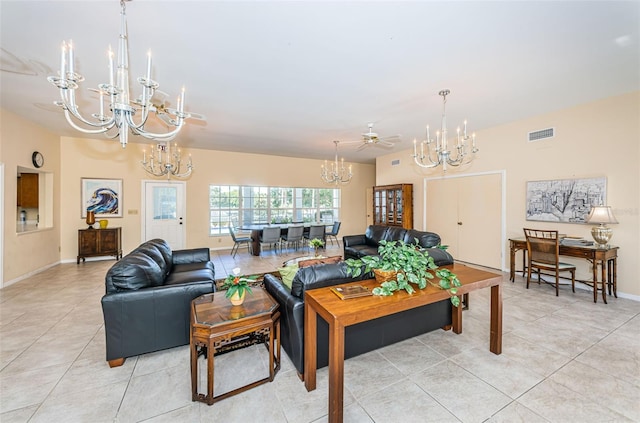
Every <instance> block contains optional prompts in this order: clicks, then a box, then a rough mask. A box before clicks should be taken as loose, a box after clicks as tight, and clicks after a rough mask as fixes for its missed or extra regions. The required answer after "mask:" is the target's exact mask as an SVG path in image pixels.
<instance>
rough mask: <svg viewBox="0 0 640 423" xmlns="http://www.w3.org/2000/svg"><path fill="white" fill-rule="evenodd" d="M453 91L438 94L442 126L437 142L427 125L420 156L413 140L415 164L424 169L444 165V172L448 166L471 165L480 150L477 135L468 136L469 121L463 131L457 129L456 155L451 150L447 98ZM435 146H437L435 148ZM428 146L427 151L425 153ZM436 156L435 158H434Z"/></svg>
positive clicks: (445, 90)
mask: <svg viewBox="0 0 640 423" xmlns="http://www.w3.org/2000/svg"><path fill="white" fill-rule="evenodd" d="M450 93H451V91H449V90H447V89H444V90H442V91H440V92H439V93H438V95H440V96H441V97H442V126H441V127H440V130H439V131H437V132H436V139H435V142H434V140H433V139H432V138H431V135H430V133H429V125H427V134H426V135H427V138H426V139H425V140H424V141H422V142H421V143H420V154H418V147H417V142H416V140H415V139H414V140H413V156H412V157H413V159H414V161H415V163H416V164H417V165H418V166H420V167H423V168H434V167H437V166H440V165H442V171H443V172H446V171H447V165H449V166H460V165H462V164H467V163H470V162H471V161H472V160H473V159H474V158H475V153H477V152H478V151H479V150H478V148H477V147H476V134H475V133H474V134H472V135H471V136H468V135H467V121H466V120H465V121H464V124H463V125H464V127H463V130H462V131H461V130H460V127H458V129H457V139H456V142H455V144H454V146H453V148H454V149H455V155H452V152H451V150H449V144H448V140H447V116H446V109H445V108H446V104H447V96H448V95H449V94H450ZM434 144H435V146H434ZM425 145H426V151H425ZM433 156H435V157H433Z"/></svg>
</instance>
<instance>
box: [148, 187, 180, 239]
mask: <svg viewBox="0 0 640 423" xmlns="http://www.w3.org/2000/svg"><path fill="white" fill-rule="evenodd" d="M185 198H186V182H183V181H167V182H158V181H142V202H141V203H142V205H143V210H142V234H141V235H142V242H144V241H148V240H150V239H154V238H161V239H164V240H165V241H167V243H168V244H169V246H170V247H171V249H172V250H179V249H182V248H185V244H186V239H185V236H186V231H185V225H186V221H185V215H186V201H185Z"/></svg>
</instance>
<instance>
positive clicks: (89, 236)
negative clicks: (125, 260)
mask: <svg viewBox="0 0 640 423" xmlns="http://www.w3.org/2000/svg"><path fill="white" fill-rule="evenodd" d="M120 229H121V228H107V229H80V230H78V259H77V261H76V263H78V264H79V263H80V259H82V261H85V258H86V257H97V256H115V257H116V260H119V259H121V258H122V239H121V230H120Z"/></svg>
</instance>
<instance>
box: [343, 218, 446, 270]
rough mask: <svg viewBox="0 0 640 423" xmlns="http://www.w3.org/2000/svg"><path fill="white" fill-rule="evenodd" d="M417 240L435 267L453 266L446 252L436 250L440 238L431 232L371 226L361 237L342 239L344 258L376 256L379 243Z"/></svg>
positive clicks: (351, 236) (352, 236)
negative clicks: (383, 241)
mask: <svg viewBox="0 0 640 423" xmlns="http://www.w3.org/2000/svg"><path fill="white" fill-rule="evenodd" d="M416 239H417V240H418V244H419V245H420V247H422V248H425V249H427V252H428V253H429V255H430V256H431V257H433V261H434V263H435V264H436V265H437V266H446V265H449V264H453V257H452V256H451V254H449V253H448V252H447V251H445V250H443V249H441V248H438V247H439V246H440V236H439V235H438V234H436V233H433V232H423V231H417V230H415V229H404V228H401V227H397V226H384V225H371V226H369V227H368V228H367V231H366V232H365V233H364V234H362V235H348V236H345V237H343V238H342V242H343V245H344V258H345V260H346V259H348V258H356V259H357V258H360V257H363V256H377V255H378V246H379V245H380V241H382V240H385V241H404V242H405V243H407V244H413V243H414V242H415V240H416Z"/></svg>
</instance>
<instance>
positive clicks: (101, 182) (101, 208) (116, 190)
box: [80, 178, 122, 218]
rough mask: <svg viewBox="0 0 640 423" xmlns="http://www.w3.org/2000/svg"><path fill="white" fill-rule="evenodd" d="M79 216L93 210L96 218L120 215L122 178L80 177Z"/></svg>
mask: <svg viewBox="0 0 640 423" xmlns="http://www.w3.org/2000/svg"><path fill="white" fill-rule="evenodd" d="M80 193H81V204H80V210H81V214H80V215H81V216H82V218H85V217H86V216H87V211H93V212H94V213H95V216H96V218H106V217H122V179H91V178H81V188H80Z"/></svg>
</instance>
